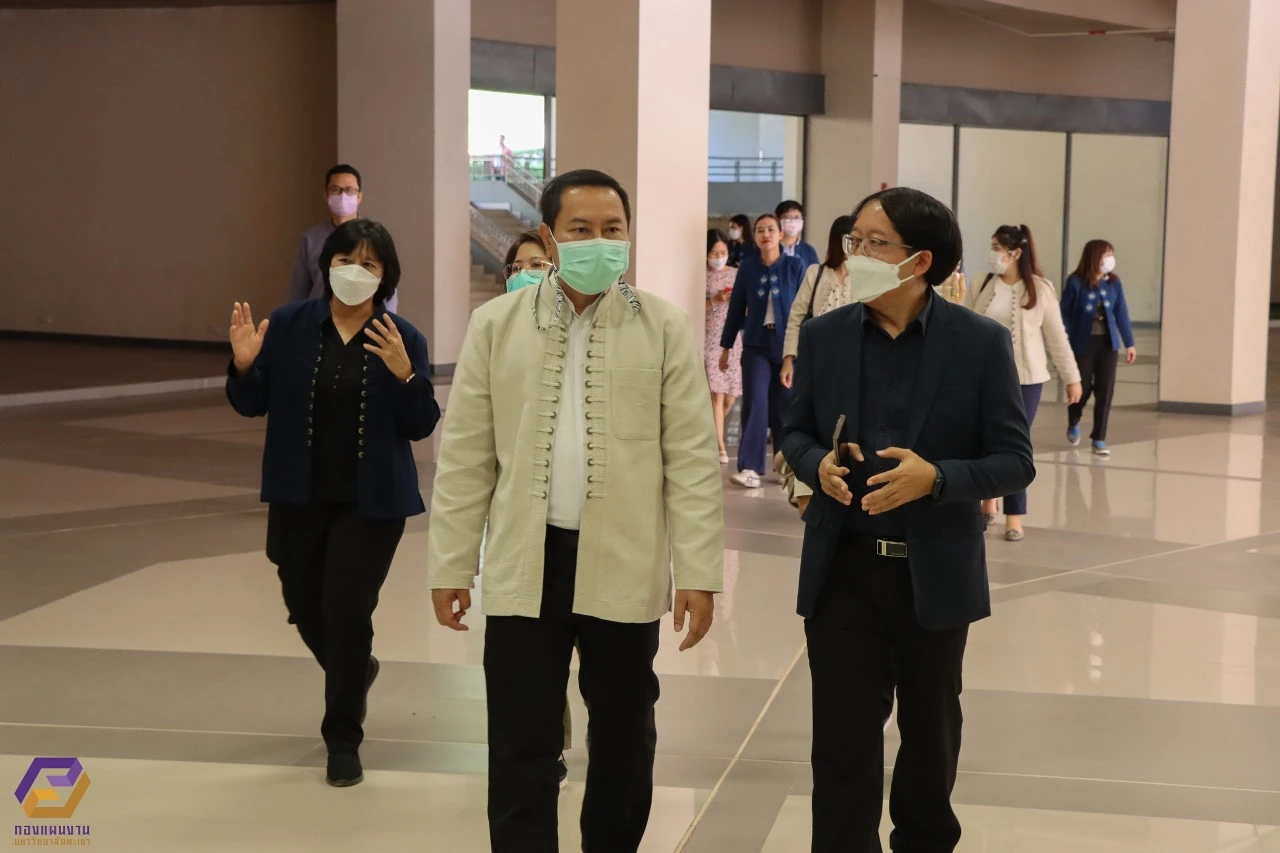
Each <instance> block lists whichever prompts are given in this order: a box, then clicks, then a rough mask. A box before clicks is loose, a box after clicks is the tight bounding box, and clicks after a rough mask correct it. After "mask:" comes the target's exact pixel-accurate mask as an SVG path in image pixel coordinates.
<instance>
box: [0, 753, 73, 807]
mask: <svg viewBox="0 0 1280 853" xmlns="http://www.w3.org/2000/svg"><path fill="white" fill-rule="evenodd" d="M50 771H60V772H50ZM42 780H43V784H40V783H41V781H42ZM87 790H89V774H88V773H85V772H84V767H83V766H81V764H80V759H78V758H36V759H34V760H32V762H31V766H30V767H28V768H27V772H26V775H25V776H23V777H22V782H21V784H19V785H18V789H17V790H16V791H14V792H13V795H14V797H16V798H17V800H18V802H19V803H21V804H22V810H23V811H24V812H26V815H27V817H30V818H69V817H71V816H72V815H74V814H75V812H76V806H78V805H80V800H81V799H83V798H84V792H85V791H87Z"/></svg>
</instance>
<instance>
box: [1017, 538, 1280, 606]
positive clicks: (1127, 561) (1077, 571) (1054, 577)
mask: <svg viewBox="0 0 1280 853" xmlns="http://www.w3.org/2000/svg"><path fill="white" fill-rule="evenodd" d="M1275 533H1280V530H1265V531H1259V532H1258V533H1256V534H1253V535H1250V536H1242V537H1240V538H1238V539H1223V540H1221V541H1218V542H1204V543H1201V544H1199V545H1187V546H1184V547H1181V548H1174V549H1172V550H1169V551H1162V552H1160V553H1158V554H1144V555H1142V556H1139V557H1129V558H1127V559H1124V560H1115V561H1113V562H1110V563H1100V564H1098V565H1096V566H1082V567H1080V568H1077V569H1070V570H1068V571H1065V572H1062V573H1061V574H1057V575H1051V576H1050V577H1048V578H1031V579H1029V580H1025V581H1014V582H1013V583H1008V584H1004V585H1003V586H1002V587H1001V591H1004V590H1008V589H1016V588H1019V587H1024V586H1029V585H1031V584H1035V583H1041V582H1043V581H1048V580H1054V581H1056V580H1060V579H1061V578H1065V577H1070V576H1073V575H1078V574H1082V573H1084V572H1097V571H1100V570H1104V569H1109V568H1113V567H1115V566H1127V565H1131V564H1133V563H1140V562H1142V561H1144V560H1154V559H1157V558H1164V557H1172V556H1176V555H1179V554H1190V553H1194V552H1196V551H1207V550H1209V549H1210V548H1218V547H1221V546H1223V545H1229V544H1231V543H1232V542H1243V541H1244V540H1246V539H1257V538H1260V537H1263V536H1271V535H1273V534H1275ZM1051 591H1052V590H1051Z"/></svg>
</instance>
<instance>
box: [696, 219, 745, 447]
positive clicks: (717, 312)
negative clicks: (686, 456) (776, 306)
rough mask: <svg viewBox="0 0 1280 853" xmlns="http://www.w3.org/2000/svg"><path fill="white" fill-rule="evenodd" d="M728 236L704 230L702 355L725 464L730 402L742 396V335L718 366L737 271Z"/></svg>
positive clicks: (717, 231)
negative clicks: (731, 261)
mask: <svg viewBox="0 0 1280 853" xmlns="http://www.w3.org/2000/svg"><path fill="white" fill-rule="evenodd" d="M728 264H729V237H728V236H727V235H726V234H725V233H724V232H723V231H720V230H718V229H715V228H712V229H711V230H710V231H708V232H707V338H706V342H705V343H704V344H703V346H702V357H703V360H704V361H705V362H706V367H707V382H708V383H709V384H710V385H711V411H712V412H713V413H714V415H715V419H716V438H717V439H719V441H720V464H721V465H727V464H728V462H729V452H728V451H727V450H725V446H724V422H725V420H726V419H727V418H728V417H729V410H730V409H732V408H733V403H734V401H735V400H737V399H738V398H739V397H741V396H742V336H741V335H739V336H738V339H737V340H736V341H734V342H733V354H732V356H731V357H730V358H729V369H728V370H721V369H720V352H721V350H720V335H721V334H722V333H723V332H724V321H725V319H726V318H727V317H728V314H729V294H730V293H731V292H732V291H733V280H734V278H735V276H737V274H738V271H737V270H735V269H733V268H731V267H729V266H728Z"/></svg>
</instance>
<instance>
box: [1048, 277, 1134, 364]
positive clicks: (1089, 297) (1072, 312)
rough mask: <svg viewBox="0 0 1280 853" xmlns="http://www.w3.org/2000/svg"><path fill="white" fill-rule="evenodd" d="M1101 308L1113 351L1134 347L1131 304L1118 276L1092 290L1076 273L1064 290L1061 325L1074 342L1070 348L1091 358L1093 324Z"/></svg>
mask: <svg viewBox="0 0 1280 853" xmlns="http://www.w3.org/2000/svg"><path fill="white" fill-rule="evenodd" d="M1099 307H1101V308H1102V310H1103V313H1105V314H1106V317H1107V335H1108V336H1109V337H1110V338H1111V349H1112V351H1116V352H1118V351H1119V350H1122V349H1124V348H1126V347H1131V346H1133V324H1132V323H1130V322H1129V304H1128V303H1127V302H1126V301H1125V298H1124V285H1122V284H1121V283H1120V278H1119V277H1118V276H1115V275H1108V276H1103V278H1102V280H1101V281H1099V282H1098V284H1097V286H1096V287H1089V285H1087V284H1085V283H1084V282H1083V281H1082V280H1081V279H1080V277H1079V276H1078V275H1075V274H1074V273H1073V274H1072V275H1071V276H1070V277H1069V278H1068V279H1067V286H1066V287H1065V288H1064V289H1063V291H1062V322H1063V323H1065V324H1066V327H1067V337H1068V338H1070V339H1071V349H1073V350H1075V352H1076V353H1077V354H1078V355H1088V353H1089V347H1090V345H1091V340H1092V338H1093V321H1094V318H1096V317H1097V316H1098V308H1099Z"/></svg>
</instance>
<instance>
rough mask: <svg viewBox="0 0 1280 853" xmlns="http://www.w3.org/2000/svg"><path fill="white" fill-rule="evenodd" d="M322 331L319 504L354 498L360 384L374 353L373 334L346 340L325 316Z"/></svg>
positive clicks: (315, 477) (315, 444) (315, 469)
mask: <svg viewBox="0 0 1280 853" xmlns="http://www.w3.org/2000/svg"><path fill="white" fill-rule="evenodd" d="M322 335H323V339H324V343H323V345H322V346H323V350H322V351H321V354H320V365H319V366H320V371H319V373H318V374H317V381H316V407H315V412H314V414H313V416H312V418H313V420H314V423H313V424H312V427H311V428H312V429H313V430H314V433H313V435H312V445H311V499H312V500H313V501H315V502H317V503H355V501H356V496H357V493H358V485H357V484H358V482H359V478H358V471H359V468H358V462H359V457H358V454H359V453H360V445H359V443H358V442H359V440H360V438H359V433H358V432H357V431H358V430H359V429H360V390H361V388H362V384H361V383H362V382H363V383H366V384H367V382H368V380H367V379H366V378H365V377H366V376H367V371H365V370H363V368H364V367H365V366H366V364H367V363H368V360H369V358H370V357H371V356H370V354H369V352H368V351H367V350H366V349H365V348H364V342H365V341H366V340H368V336H366V335H364V334H363V333H361V334H357V335H356V336H355V337H353V338H352V339H351V340H350V341H348V342H346V343H343V342H342V335H340V334H339V333H338V328H337V326H335V325H334V324H333V319H332V318H330V319H328V320H325V321H324V325H323V327H322ZM373 357H375V358H376V356H373Z"/></svg>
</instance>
